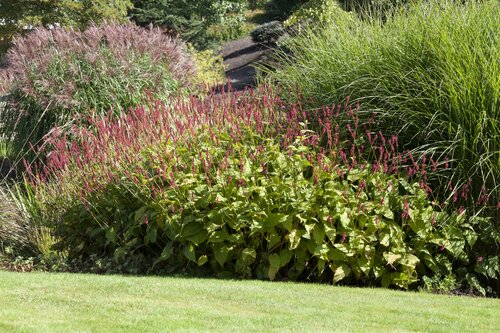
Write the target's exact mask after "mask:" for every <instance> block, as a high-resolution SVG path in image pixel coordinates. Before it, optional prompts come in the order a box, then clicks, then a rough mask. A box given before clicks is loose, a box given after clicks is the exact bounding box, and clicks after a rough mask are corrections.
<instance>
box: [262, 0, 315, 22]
mask: <svg viewBox="0 0 500 333" xmlns="http://www.w3.org/2000/svg"><path fill="white" fill-rule="evenodd" d="M308 1H309V0H270V1H268V2H267V3H266V5H265V7H266V11H267V14H268V15H269V16H270V17H272V18H273V19H277V20H285V19H286V18H287V17H288V16H289V15H290V14H291V13H293V11H294V10H296V9H297V8H299V7H300V6H301V5H303V4H305V3H307V2H308Z"/></svg>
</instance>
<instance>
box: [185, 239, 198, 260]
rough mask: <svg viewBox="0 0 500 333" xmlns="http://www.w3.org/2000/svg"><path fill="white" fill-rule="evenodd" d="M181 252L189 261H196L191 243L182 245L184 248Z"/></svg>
mask: <svg viewBox="0 0 500 333" xmlns="http://www.w3.org/2000/svg"><path fill="white" fill-rule="evenodd" d="M182 254H184V256H185V257H186V258H187V259H189V261H192V262H194V263H196V262H197V261H196V253H195V250H194V246H193V244H191V243H189V244H187V245H186V246H184V248H183V249H182Z"/></svg>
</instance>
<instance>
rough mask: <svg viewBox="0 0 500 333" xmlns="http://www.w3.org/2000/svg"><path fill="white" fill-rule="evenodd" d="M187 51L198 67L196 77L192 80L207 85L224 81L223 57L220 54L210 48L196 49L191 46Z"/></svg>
mask: <svg viewBox="0 0 500 333" xmlns="http://www.w3.org/2000/svg"><path fill="white" fill-rule="evenodd" d="M189 52H190V53H191V55H192V57H193V60H194V62H195V63H196V68H197V69H198V76H197V79H196V80H193V82H196V83H197V84H198V85H206V86H208V87H211V86H214V85H217V84H220V83H223V82H226V73H225V72H226V71H225V68H224V59H223V58H222V56H221V55H219V54H216V53H215V52H214V51H212V50H204V51H197V50H196V49H194V48H193V47H191V48H190V50H189ZM205 92H206V91H205Z"/></svg>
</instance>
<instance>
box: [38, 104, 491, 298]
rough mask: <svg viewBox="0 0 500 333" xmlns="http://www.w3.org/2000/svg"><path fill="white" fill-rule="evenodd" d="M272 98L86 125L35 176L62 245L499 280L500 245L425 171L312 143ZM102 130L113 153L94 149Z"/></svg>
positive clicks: (201, 262)
mask: <svg viewBox="0 0 500 333" xmlns="http://www.w3.org/2000/svg"><path fill="white" fill-rule="evenodd" d="M269 101H270V99H269V97H268V96H265V95H264V96H261V95H256V96H254V95H250V96H246V97H245V96H241V95H236V96H234V95H229V96H212V97H211V99H208V100H205V101H196V100H194V99H193V100H191V101H190V102H189V103H190V104H187V105H186V104H184V106H183V104H182V103H183V102H181V101H177V102H176V103H172V105H173V106H172V109H170V108H167V109H161V108H158V109H154V108H153V109H152V110H149V111H147V110H144V109H138V110H136V111H135V112H134V113H133V114H130V115H129V116H128V118H121V119H119V120H115V121H110V120H107V121H106V120H103V121H102V122H98V123H96V125H95V126H96V128H97V132H95V133H93V132H92V130H90V131H89V130H87V129H82V130H81V131H80V132H74V133H73V136H74V137H73V140H74V141H73V142H74V146H73V154H74V155H75V156H74V157H70V156H67V155H64V154H61V155H57V154H55V153H54V154H53V158H54V159H55V160H58V161H59V160H60V159H62V158H63V156H67V158H69V159H70V160H68V162H62V164H60V163H61V162H60V161H59V162H57V163H59V164H56V165H58V167H57V168H54V169H50V170H53V171H49V173H48V174H47V175H46V176H47V178H49V179H51V180H48V181H44V180H43V179H40V177H41V176H40V175H38V176H37V175H34V177H35V179H34V183H33V184H34V185H33V186H36V193H37V198H38V200H39V202H41V203H42V206H45V207H46V208H47V210H46V211H45V214H46V218H47V219H48V220H51V221H53V229H54V230H55V232H56V234H57V235H58V237H59V238H60V239H61V242H60V244H59V245H58V246H59V247H61V248H66V249H68V250H69V251H70V255H71V257H72V258H81V257H83V258H89V257H98V258H99V257H104V258H106V257H107V258H109V257H112V258H114V260H115V265H116V266H117V267H118V269H119V270H120V269H123V270H125V271H132V272H136V273H137V272H179V271H183V270H188V271H202V272H205V274H210V275H218V276H228V275H230V276H238V277H245V278H259V279H270V280H280V279H290V280H306V281H321V282H327V283H345V284H357V285H371V286H375V285H380V286H384V287H397V288H403V289H410V288H417V287H418V286H423V285H424V282H426V281H425V280H424V279H423V278H424V277H428V278H429V279H435V278H436V277H438V278H437V279H439V278H440V277H448V276H451V275H453V276H456V279H457V281H460V284H459V285H460V286H461V285H467V283H469V285H470V286H472V287H473V288H475V289H477V290H479V291H480V292H482V291H484V292H486V289H480V288H484V287H483V281H484V278H485V277H489V276H493V277H492V279H493V280H497V279H498V273H499V272H498V269H497V266H498V265H497V266H495V265H496V263H495V260H494V259H491V256H487V257H485V258H488V259H487V265H488V268H485V269H483V270H482V271H477V268H478V267H481V266H478V264H481V263H483V262H486V261H478V259H477V258H476V257H475V254H474V253H475V252H474V251H473V247H474V244H475V238H474V236H473V235H471V233H470V231H475V230H476V227H477V226H478V225H479V224H480V223H481V221H480V220H478V219H469V218H467V216H468V215H467V212H466V211H462V212H460V213H458V212H453V213H451V214H450V213H448V212H446V211H445V210H443V209H441V208H440V205H439V203H438V202H434V201H432V200H431V199H430V198H429V197H428V193H427V191H426V189H425V188H424V187H422V185H421V184H420V183H419V182H418V181H415V180H411V181H409V180H408V179H407V178H406V177H405V176H404V175H400V176H398V175H396V174H389V173H386V172H384V171H382V170H380V171H374V169H373V166H372V165H371V164H369V163H363V164H357V165H356V166H353V165H351V164H349V163H344V162H342V160H341V159H337V157H338V156H339V155H341V149H340V147H339V150H333V149H332V150H331V151H330V152H328V153H326V152H325V150H324V148H322V147H321V145H316V144H310V142H314V141H315V138H317V136H316V134H315V132H314V131H311V130H308V129H307V126H306V124H305V123H303V122H300V121H295V120H293V119H290V118H286V115H285V114H281V116H280V114H279V113H278V114H276V113H275V112H276V111H275V109H274V108H269V105H272V104H271V103H270V102H269ZM211 103H214V104H211ZM299 114H300V113H299ZM172 119H174V121H172ZM202 119H205V120H202ZM272 119H281V120H274V121H273V120H272ZM108 121H110V122H109V123H108ZM165 121H168V123H166V122H165ZM275 121H277V122H275ZM168 124H170V125H168ZM265 124H274V125H273V126H267V125H265ZM285 124H286V125H285ZM169 126H170V129H169ZM280 126H282V127H281V129H279V128H280ZM296 126H297V127H296ZM129 128H132V129H130V130H129ZM134 128H135V129H134ZM294 128H295V129H296V130H297V133H298V135H297V136H295V137H293V140H292V141H289V139H290V137H289V134H287V133H290V131H291V130H293V129H294ZM122 130H124V131H125V132H122ZM122 133H128V134H127V135H124V134H122ZM155 133H156V134H155ZM325 135H326V134H325ZM327 136H328V135H327ZM89 138H90V140H91V141H92V140H96V141H95V142H94V143H93V144H92V145H91V146H92V147H93V146H96V147H100V148H99V151H100V152H101V153H100V154H99V155H96V156H94V155H92V154H91V152H90V151H86V149H87V148H85V147H86V145H88V142H87V140H89ZM132 138H133V139H132ZM60 142H67V141H66V139H64V140H63V141H60ZM49 144H50V142H49ZM53 144H54V147H55V148H56V149H59V151H60V153H62V150H63V148H64V147H62V146H59V144H58V143H57V140H56V141H55V142H54V143H53ZM108 145H109V146H108ZM78 146H80V148H78ZM57 147H59V148H57ZM101 147H102V148H101ZM111 147H112V148H111ZM89 149H90V148H89ZM103 149H104V150H103ZM109 149H112V151H111V150H109ZM108 150H109V152H108ZM78 152H81V153H82V154H87V155H86V156H85V155H83V156H82V155H80V153H78ZM78 156H79V157H78ZM65 158H66V157H65ZM78 161H80V162H78ZM360 163H361V161H360ZM91 175H93V176H91ZM83 189H85V190H83ZM138 263H140V264H138ZM462 267H467V269H465V272H464V271H460V269H461V268H462ZM474 267H476V272H475V273H472V270H473V269H474ZM471 274H474V275H471ZM476 274H477V275H476ZM478 277H479V278H478ZM464 279H467V281H468V282H464ZM488 292H490V293H492V292H494V291H493V290H491V289H488Z"/></svg>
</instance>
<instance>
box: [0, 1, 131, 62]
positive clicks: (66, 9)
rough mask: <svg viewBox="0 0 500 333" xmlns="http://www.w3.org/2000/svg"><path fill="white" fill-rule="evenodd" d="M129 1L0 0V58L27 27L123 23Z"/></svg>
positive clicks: (128, 7)
mask: <svg viewBox="0 0 500 333" xmlns="http://www.w3.org/2000/svg"><path fill="white" fill-rule="evenodd" d="M131 7H132V2H131V1H130V0H114V1H107V0H92V1H60V0H58V1H46V0H15V1H12V0H0V8H2V10H1V12H0V21H1V22H2V24H0V58H1V57H2V56H3V55H4V53H5V51H6V50H7V49H8V47H9V44H10V42H11V40H12V39H13V38H14V37H15V35H16V34H19V33H20V34H25V33H27V32H29V31H30V29H31V27H36V26H40V25H43V26H44V27H50V26H55V25H57V26H60V27H64V28H68V27H73V28H80V29H84V28H86V27H88V25H89V24H90V22H94V23H96V24H100V23H102V22H104V21H106V20H108V21H111V20H112V21H120V22H124V21H126V20H127V10H128V9H130V8H131Z"/></svg>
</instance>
